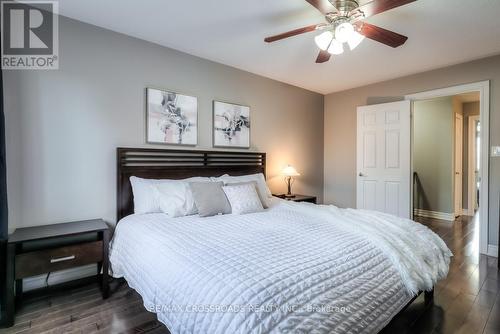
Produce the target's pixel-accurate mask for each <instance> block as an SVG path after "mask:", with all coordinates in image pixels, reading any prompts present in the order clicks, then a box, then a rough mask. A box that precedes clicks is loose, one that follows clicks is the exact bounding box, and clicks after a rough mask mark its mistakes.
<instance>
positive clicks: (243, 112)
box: [212, 100, 251, 149]
mask: <svg viewBox="0 0 500 334" xmlns="http://www.w3.org/2000/svg"><path fill="white" fill-rule="evenodd" d="M250 130H251V121H250V107H249V106H245V105H241V104H236V103H231V102H224V101H218V100H214V101H213V104H212V142H213V147H223V148H245V149H248V148H250V146H251V145H250V132H251V131H250Z"/></svg>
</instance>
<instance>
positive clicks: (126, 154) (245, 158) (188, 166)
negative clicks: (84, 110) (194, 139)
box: [116, 147, 266, 221]
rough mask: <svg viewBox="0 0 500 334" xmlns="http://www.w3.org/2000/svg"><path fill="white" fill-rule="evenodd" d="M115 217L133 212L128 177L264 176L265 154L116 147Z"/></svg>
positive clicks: (120, 217)
mask: <svg viewBox="0 0 500 334" xmlns="http://www.w3.org/2000/svg"><path fill="white" fill-rule="evenodd" d="M116 153H117V158H116V163H117V173H116V174H117V183H116V185H117V196H116V219H117V221H119V220H120V219H122V218H123V217H126V216H128V215H130V214H132V213H133V212H134V203H133V195H132V186H131V185H130V181H129V179H130V177H131V176H137V177H141V178H145V179H184V178H188V177H193V176H206V177H211V176H220V175H223V174H229V175H245V174H255V173H263V174H264V176H265V175H266V153H262V152H240V151H208V150H175V149H153V148H124V147H119V148H117V150H116Z"/></svg>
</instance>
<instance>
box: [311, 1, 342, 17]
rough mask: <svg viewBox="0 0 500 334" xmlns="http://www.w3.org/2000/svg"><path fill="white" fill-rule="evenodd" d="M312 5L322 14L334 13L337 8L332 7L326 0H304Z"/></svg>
mask: <svg viewBox="0 0 500 334" xmlns="http://www.w3.org/2000/svg"><path fill="white" fill-rule="evenodd" d="M306 1H307V2H309V3H310V4H311V5H312V6H313V7H315V8H316V9H317V10H319V11H320V12H321V13H322V14H323V15H326V14H328V13H335V12H336V11H337V8H335V7H333V5H332V4H331V3H330V1H328V0H306Z"/></svg>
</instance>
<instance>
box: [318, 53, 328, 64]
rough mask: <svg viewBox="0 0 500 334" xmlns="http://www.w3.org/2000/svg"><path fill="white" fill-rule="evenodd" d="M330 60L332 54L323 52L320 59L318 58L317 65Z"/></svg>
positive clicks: (319, 56)
mask: <svg viewBox="0 0 500 334" xmlns="http://www.w3.org/2000/svg"><path fill="white" fill-rule="evenodd" d="M329 60H330V54H329V53H328V51H323V50H321V51H320V52H319V55H318V58H316V63H318V64H321V63H325V62H327V61H329Z"/></svg>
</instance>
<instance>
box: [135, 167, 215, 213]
mask: <svg viewBox="0 0 500 334" xmlns="http://www.w3.org/2000/svg"><path fill="white" fill-rule="evenodd" d="M208 181H210V179H209V178H208V177H190V178H188V179H184V180H168V179H162V180H157V179H142V178H140V177H136V176H131V177H130V184H131V185H132V193H133V194H134V213H136V214H144V213H158V212H161V209H160V203H159V201H158V192H157V191H156V190H155V189H154V186H155V185H158V184H162V183H165V182H208Z"/></svg>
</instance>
